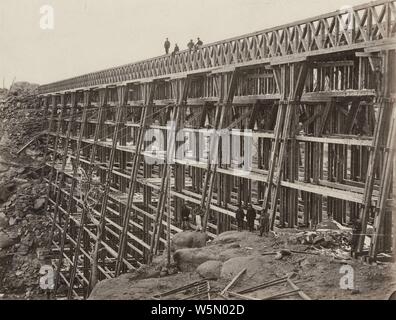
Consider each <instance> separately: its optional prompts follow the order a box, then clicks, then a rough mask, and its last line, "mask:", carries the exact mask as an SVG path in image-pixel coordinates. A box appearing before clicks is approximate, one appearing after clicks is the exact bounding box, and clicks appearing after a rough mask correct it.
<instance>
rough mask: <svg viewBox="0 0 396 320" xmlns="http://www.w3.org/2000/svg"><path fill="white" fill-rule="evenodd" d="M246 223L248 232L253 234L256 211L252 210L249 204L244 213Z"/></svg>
mask: <svg viewBox="0 0 396 320" xmlns="http://www.w3.org/2000/svg"><path fill="white" fill-rule="evenodd" d="M246 218H247V223H248V227H249V231H250V232H254V221H255V220H256V210H254V209H253V206H252V205H251V204H249V207H248V210H247V213H246Z"/></svg>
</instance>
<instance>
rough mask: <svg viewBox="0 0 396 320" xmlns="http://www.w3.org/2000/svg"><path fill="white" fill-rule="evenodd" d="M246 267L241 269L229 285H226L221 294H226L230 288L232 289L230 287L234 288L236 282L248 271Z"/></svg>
mask: <svg viewBox="0 0 396 320" xmlns="http://www.w3.org/2000/svg"><path fill="white" fill-rule="evenodd" d="M246 270H247V269H246V268H245V269H243V270H241V271H240V272H239V273H238V274H237V275H236V276H235V277H234V278H233V279H232V280H231V282H230V283H228V284H227V285H226V287H225V288H224V289H223V290H222V291H221V293H220V295H222V296H223V295H225V294H226V293H227V292H228V290H230V289H232V288H233V287H234V286H235V285H236V283H237V282H238V280H239V279H240V278H241V277H242V276H243V274H244V273H245V272H246Z"/></svg>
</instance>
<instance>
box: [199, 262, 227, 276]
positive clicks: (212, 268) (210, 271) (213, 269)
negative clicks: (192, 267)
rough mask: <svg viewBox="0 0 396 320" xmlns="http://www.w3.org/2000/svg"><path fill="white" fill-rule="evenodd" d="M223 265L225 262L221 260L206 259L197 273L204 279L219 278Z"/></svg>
mask: <svg viewBox="0 0 396 320" xmlns="http://www.w3.org/2000/svg"><path fill="white" fill-rule="evenodd" d="M222 266H223V263H222V262H220V261H215V260H210V261H206V262H204V263H202V264H201V265H200V266H199V267H198V268H197V273H198V274H199V275H200V276H201V277H202V278H204V279H207V280H217V279H219V278H220V273H221V267H222Z"/></svg>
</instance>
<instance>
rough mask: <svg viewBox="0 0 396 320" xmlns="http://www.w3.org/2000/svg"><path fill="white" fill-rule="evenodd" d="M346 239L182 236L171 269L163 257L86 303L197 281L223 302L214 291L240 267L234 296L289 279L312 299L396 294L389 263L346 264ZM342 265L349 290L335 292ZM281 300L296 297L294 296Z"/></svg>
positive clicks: (334, 234) (269, 291)
mask: <svg viewBox="0 0 396 320" xmlns="http://www.w3.org/2000/svg"><path fill="white" fill-rule="evenodd" d="M191 239H195V240H191ZM349 240H350V232H348V231H345V230H344V231H341V230H326V231H323V232H298V231H296V230H282V232H275V233H272V234H270V235H269V236H268V237H264V238H261V237H259V236H258V235H257V234H252V233H249V232H226V233H223V234H221V235H220V236H218V238H216V239H215V240H213V241H212V242H210V243H208V244H207V245H205V239H204V238H202V236H201V235H200V234H198V233H195V232H191V233H182V234H179V235H177V236H176V238H175V239H174V244H173V259H174V265H173V267H172V268H171V270H166V269H165V268H164V265H165V257H160V258H158V259H157V260H156V261H154V264H153V265H152V266H150V267H148V266H146V267H144V268H142V269H141V270H138V271H136V272H133V273H130V274H125V275H122V276H121V277H119V278H118V279H112V280H106V281H103V282H101V283H99V284H98V285H97V287H96V288H95V289H94V291H93V292H92V295H91V297H90V299H92V300H97V299H106V300H108V299H114V300H117V299H131V300H132V299H152V298H153V296H155V295H156V294H158V293H163V292H167V291H168V290H172V289H175V288H178V287H181V286H184V285H186V284H189V283H192V282H195V281H199V280H202V279H208V280H209V281H210V287H211V288H212V290H213V291H214V293H212V294H211V298H212V299H224V298H223V297H221V296H220V295H219V292H220V291H221V290H223V289H224V287H225V286H226V285H227V284H228V283H229V282H230V281H231V280H232V279H233V278H234V277H235V276H236V275H237V274H238V273H239V272H240V271H241V270H243V269H244V268H246V272H245V273H244V275H243V276H242V277H241V279H240V280H239V281H238V283H237V285H236V286H235V288H234V289H233V291H234V292H238V291H240V290H243V289H246V288H249V287H252V286H256V285H258V284H261V283H264V282H266V281H270V280H274V279H277V278H281V277H284V276H291V277H292V280H293V281H294V282H295V283H296V284H297V285H298V286H299V287H300V288H301V289H302V290H303V291H304V292H305V293H306V294H307V295H308V296H309V297H311V298H312V299H343V300H344V299H347V300H352V299H387V298H388V297H389V296H390V294H391V293H392V292H393V291H394V290H396V278H395V277H394V275H395V274H396V267H395V264H394V263H385V262H384V263H377V264H376V265H368V264H366V263H363V262H361V261H358V260H352V259H350V258H349V253H348V249H349V248H348V241H349ZM194 247H198V248H194ZM346 265H348V266H351V267H352V268H353V272H354V288H353V289H350V290H343V289H341V287H340V281H341V278H342V276H343V275H344V274H342V273H341V272H342V269H341V267H342V266H346ZM290 289H291V288H290V287H288V284H281V285H278V286H274V287H270V288H266V289H263V290H259V291H256V292H253V293H250V294H248V296H249V297H250V298H253V299H263V298H266V297H270V296H271V295H273V294H277V293H279V292H283V291H288V290H290ZM216 291H217V293H216ZM187 294H191V293H187ZM168 298H177V299H182V298H184V297H183V296H180V295H179V296H175V295H173V296H170V297H168ZM201 298H202V299H207V296H203V297H201ZM282 299H293V300H294V299H301V298H300V297H299V296H298V295H297V294H294V295H290V296H288V297H284V298H282Z"/></svg>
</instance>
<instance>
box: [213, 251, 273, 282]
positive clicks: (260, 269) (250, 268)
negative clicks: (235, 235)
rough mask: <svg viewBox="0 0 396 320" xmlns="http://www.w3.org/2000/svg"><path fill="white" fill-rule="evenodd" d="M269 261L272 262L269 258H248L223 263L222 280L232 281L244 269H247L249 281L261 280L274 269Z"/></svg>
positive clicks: (246, 274)
mask: <svg viewBox="0 0 396 320" xmlns="http://www.w3.org/2000/svg"><path fill="white" fill-rule="evenodd" d="M269 259H271V260H272V258H269V257H268V256H267V257H264V256H263V257H262V256H247V257H236V258H232V259H229V260H227V261H226V262H224V263H223V267H222V268H221V274H220V278H221V279H227V280H230V279H232V278H234V277H235V276H236V275H237V274H238V273H239V272H241V271H242V270H243V269H246V273H245V276H246V277H248V278H249V279H253V278H255V277H256V278H260V277H262V275H263V274H268V273H269V270H272V269H273V266H272V265H271V264H270V263H269ZM271 272H272V271H271Z"/></svg>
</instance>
